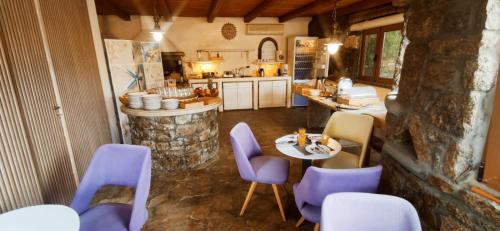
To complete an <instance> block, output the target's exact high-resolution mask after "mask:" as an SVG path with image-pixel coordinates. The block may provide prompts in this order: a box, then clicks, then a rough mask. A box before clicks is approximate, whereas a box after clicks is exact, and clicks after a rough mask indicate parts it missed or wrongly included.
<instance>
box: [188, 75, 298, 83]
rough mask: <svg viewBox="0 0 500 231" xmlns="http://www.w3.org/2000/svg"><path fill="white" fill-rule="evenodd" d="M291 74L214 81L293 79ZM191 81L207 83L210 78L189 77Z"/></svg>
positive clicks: (215, 80)
mask: <svg viewBox="0 0 500 231" xmlns="http://www.w3.org/2000/svg"><path fill="white" fill-rule="evenodd" d="M291 79H292V77H291V76H264V77H233V78H213V79H212V81H214V82H245V81H256V80H291ZM188 81H189V82H190V83H205V82H208V79H189V80H188Z"/></svg>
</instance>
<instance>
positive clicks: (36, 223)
mask: <svg viewBox="0 0 500 231" xmlns="http://www.w3.org/2000/svg"><path fill="white" fill-rule="evenodd" d="M79 229H80V217H79V216H78V213H76V211H75V210H73V209H72V208H70V207H68V206H64V205H37V206H31V207H26V208H21V209H16V210H12V211H10V212H6V213H3V214H0V230H2V231H78V230H79Z"/></svg>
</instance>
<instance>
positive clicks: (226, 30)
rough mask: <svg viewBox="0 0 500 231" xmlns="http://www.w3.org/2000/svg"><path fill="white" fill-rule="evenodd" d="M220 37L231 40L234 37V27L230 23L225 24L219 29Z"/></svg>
mask: <svg viewBox="0 0 500 231" xmlns="http://www.w3.org/2000/svg"><path fill="white" fill-rule="evenodd" d="M221 33H222V37H224V38H225V39H227V40H231V39H233V38H234V37H236V26H235V25H234V24H232V23H226V24H224V25H223V26H222V29H221Z"/></svg>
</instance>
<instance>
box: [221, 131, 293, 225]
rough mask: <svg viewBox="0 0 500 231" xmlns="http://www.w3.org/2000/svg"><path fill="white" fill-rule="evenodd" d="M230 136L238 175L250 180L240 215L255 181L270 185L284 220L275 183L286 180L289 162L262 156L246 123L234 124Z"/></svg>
mask: <svg viewBox="0 0 500 231" xmlns="http://www.w3.org/2000/svg"><path fill="white" fill-rule="evenodd" d="M230 137H231V145H232V147H233V152H234V157H235V160H236V165H237V166H238V170H239V173H240V176H241V178H243V180H246V181H250V182H252V184H251V185H250V189H249V190H248V193H247V196H246V198H245V202H244V203H243V207H242V208H241V211H240V216H241V215H243V213H244V212H245V209H246V207H247V206H248V203H249V202H250V199H251V198H252V195H253V192H254V190H255V187H256V186H257V183H263V184H271V185H272V187H273V191H274V196H275V197H276V202H277V203H278V208H279V210H280V213H281V218H282V219H283V221H286V217H285V212H284V210H283V205H282V203H281V199H280V196H279V193H278V188H277V186H276V185H283V184H284V183H285V182H286V181H287V179H288V169H289V167H290V162H289V161H288V160H285V159H282V158H278V157H272V156H263V155H262V150H261V148H260V146H259V143H257V140H256V139H255V136H254V135H253V133H252V130H251V129H250V127H248V125H247V124H246V123H238V124H237V125H236V126H234V128H233V129H232V130H231V132H230Z"/></svg>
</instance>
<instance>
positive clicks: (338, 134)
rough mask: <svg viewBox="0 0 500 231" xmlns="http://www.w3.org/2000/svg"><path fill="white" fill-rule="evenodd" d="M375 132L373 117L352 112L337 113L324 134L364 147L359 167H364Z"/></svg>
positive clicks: (332, 117)
mask: <svg viewBox="0 0 500 231" xmlns="http://www.w3.org/2000/svg"><path fill="white" fill-rule="evenodd" d="M372 130H373V117H371V116H369V115H362V114H355V113H350V112H335V113H333V114H332V116H331V117H330V119H329V120H328V122H327V124H326V127H325V129H324V130H323V134H327V135H328V136H330V137H333V138H335V139H344V140H348V141H352V142H356V143H358V144H361V145H362V148H361V153H360V156H359V161H358V167H360V168H361V167H363V162H364V160H365V156H366V151H367V150H368V145H369V144H370V137H371V135H372Z"/></svg>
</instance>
